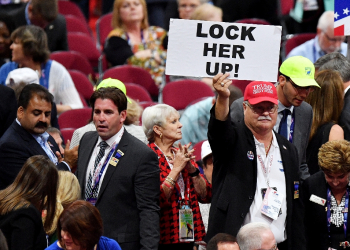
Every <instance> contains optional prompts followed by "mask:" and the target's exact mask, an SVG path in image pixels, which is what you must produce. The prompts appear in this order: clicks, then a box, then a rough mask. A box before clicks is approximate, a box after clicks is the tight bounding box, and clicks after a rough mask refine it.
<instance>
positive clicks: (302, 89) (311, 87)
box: [288, 79, 315, 93]
mask: <svg viewBox="0 0 350 250" xmlns="http://www.w3.org/2000/svg"><path fill="white" fill-rule="evenodd" d="M288 81H289V82H290V84H291V85H292V86H293V88H294V89H295V90H296V91H297V92H298V93H301V92H303V91H306V92H307V93H311V92H313V91H314V90H315V88H314V87H313V86H307V87H300V86H298V85H296V84H295V83H294V82H293V81H292V79H289V80H288Z"/></svg>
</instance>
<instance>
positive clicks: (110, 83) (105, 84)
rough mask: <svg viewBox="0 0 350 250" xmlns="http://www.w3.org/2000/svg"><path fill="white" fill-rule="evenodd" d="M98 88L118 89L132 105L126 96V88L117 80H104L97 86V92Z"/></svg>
mask: <svg viewBox="0 0 350 250" xmlns="http://www.w3.org/2000/svg"><path fill="white" fill-rule="evenodd" d="M99 88H118V89H120V90H121V91H122V92H123V93H124V94H125V96H126V99H127V100H128V102H130V103H132V102H131V100H130V99H129V97H128V96H127V95H126V88H125V85H124V83H122V82H121V81H119V80H117V79H112V78H107V79H104V80H103V81H102V82H100V84H99V85H97V87H96V90H98V89H99Z"/></svg>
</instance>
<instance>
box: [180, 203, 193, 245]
mask: <svg viewBox="0 0 350 250" xmlns="http://www.w3.org/2000/svg"><path fill="white" fill-rule="evenodd" d="M179 240H180V241H181V242H189V241H191V242H193V241H194V226H193V213H192V209H190V208H185V209H179Z"/></svg>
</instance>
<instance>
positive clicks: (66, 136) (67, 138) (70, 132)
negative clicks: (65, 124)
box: [61, 128, 75, 144]
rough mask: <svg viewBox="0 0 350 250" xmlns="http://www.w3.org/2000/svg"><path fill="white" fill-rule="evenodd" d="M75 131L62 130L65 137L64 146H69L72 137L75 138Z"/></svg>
mask: <svg viewBox="0 0 350 250" xmlns="http://www.w3.org/2000/svg"><path fill="white" fill-rule="evenodd" d="M74 131H75V128H64V129H61V134H62V137H63V142H64V144H67V140H72V136H73V133H74Z"/></svg>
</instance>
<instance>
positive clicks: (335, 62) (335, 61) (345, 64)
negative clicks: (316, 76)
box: [314, 52, 350, 83]
mask: <svg viewBox="0 0 350 250" xmlns="http://www.w3.org/2000/svg"><path fill="white" fill-rule="evenodd" d="M314 65H315V68H316V69H317V70H318V71H321V70H325V69H331V70H335V71H338V72H339V74H340V76H341V78H342V80H343V83H347V82H349V81H350V62H349V61H348V60H347V59H346V57H345V56H344V55H343V54H341V53H339V52H333V53H328V54H326V55H324V56H322V57H320V58H319V59H318V60H317V61H316V62H315V63H314Z"/></svg>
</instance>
